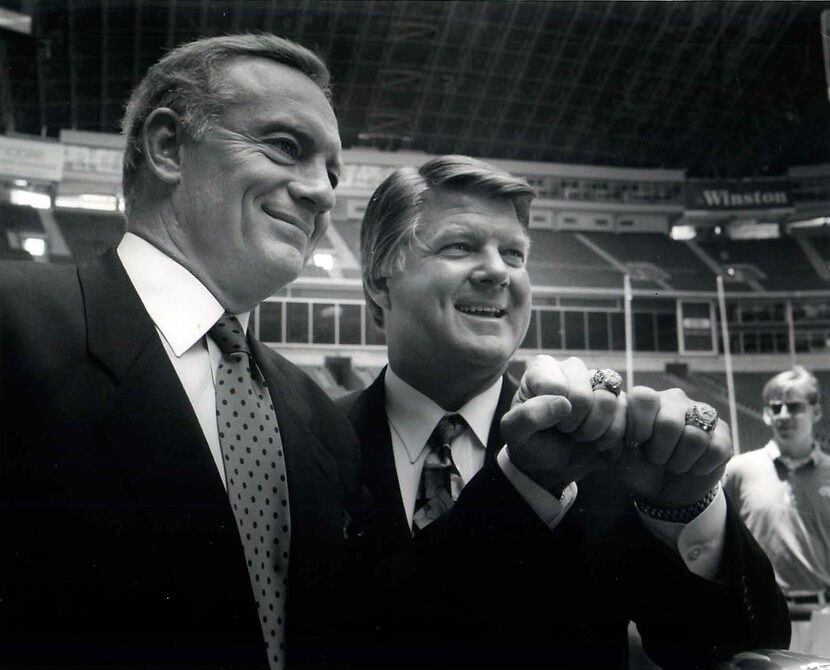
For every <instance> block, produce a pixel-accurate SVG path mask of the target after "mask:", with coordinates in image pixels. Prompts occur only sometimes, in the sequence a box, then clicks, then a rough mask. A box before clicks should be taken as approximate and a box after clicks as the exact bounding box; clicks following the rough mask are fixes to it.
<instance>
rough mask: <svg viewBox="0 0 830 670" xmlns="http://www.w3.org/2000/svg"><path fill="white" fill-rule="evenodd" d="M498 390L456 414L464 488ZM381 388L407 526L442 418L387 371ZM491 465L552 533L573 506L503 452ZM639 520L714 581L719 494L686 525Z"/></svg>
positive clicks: (721, 521) (570, 496)
mask: <svg viewBox="0 0 830 670" xmlns="http://www.w3.org/2000/svg"><path fill="white" fill-rule="evenodd" d="M501 385H502V379H501V378H499V379H498V380H497V381H496V382H495V383H494V384H493V385H492V386H490V388H488V389H485V390H484V391H482V392H481V393H479V394H478V395H477V396H475V397H474V398H472V399H471V400H470V401H469V402H468V403H467V404H465V405H464V406H463V407H462V408H461V409H459V411H458V413H459V414H461V415H462V416H463V417H464V419H465V420H466V421H467V423H468V426H469V428H468V429H467V430H465V431H464V432H462V433H461V435H459V436H458V437H457V438H456V439H455V440H454V441H453V443H452V445H451V449H452V456H453V460H454V461H455V463H456V465H457V467H458V470H459V472H460V473H461V476H462V479H463V480H464V483H465V484H466V483H467V482H468V481H469V480H470V479H471V478H472V476H473V475H475V473H476V472H478V470H480V469H481V467H482V465H483V464H484V449H485V445H486V444H487V440H488V438H489V435H490V426H491V424H492V422H493V416H494V415H495V413H496V406H497V405H498V399H499V395H500V393H501ZM384 386H385V389H386V415H387V417H388V419H389V431H390V433H391V435H392V449H393V452H394V456H395V469H396V471H397V474H398V485H399V486H400V490H401V499H402V500H403V504H404V511H405V512H406V518H407V521H408V522H409V525H410V526H411V525H412V516H413V514H414V510H415V500H416V498H417V495H418V484H419V481H420V477H421V471H422V470H423V465H424V460H425V459H426V456H427V451H428V450H427V444H426V443H427V440H428V439H429V436H430V434H431V433H432V430H433V428H434V427H435V425H436V424H437V423H438V421H439V420H440V419H441V417H442V416H444V415H445V414H446V413H447V412H445V411H444V410H443V409H442V408H441V407H439V406H438V405H437V404H436V403H435V402H433V401H432V400H431V399H429V398H427V397H426V396H425V395H423V394H422V393H420V392H419V391H417V390H415V389H414V388H412V387H411V386H410V385H409V384H407V383H406V382H405V381H403V380H402V379H401V378H400V377H399V376H398V375H396V374H395V372H394V371H393V370H392V368H391V367H388V368H387V369H386V375H385V378H384ZM497 461H498V465H499V467H500V468H501V470H502V472H503V473H504V474H505V476H506V477H507V479H508V480H509V481H510V483H511V484H512V485H513V486H514V487H515V488H516V490H517V491H518V493H519V494H520V495H521V496H522V498H523V499H524V500H525V502H527V503H528V505H529V506H530V507H531V509H532V510H533V511H534V512H535V513H536V514H537V515H538V516H539V518H540V519H541V520H542V521H543V522H544V523H545V524H546V525H547V526H548V527H549V528H550V529H551V530H553V529H554V528H556V526H557V525H558V524H559V522H560V521H561V520H562V519H563V518H564V516H565V514H566V513H567V511H568V510H569V509H570V507H571V505H572V504H573V503H574V501H575V500H576V497H577V495H578V489H577V485H576V483H574V482H571V484H570V485H569V486H568V487H566V488H565V490H564V491H563V493H562V496H561V498H559V499H557V498H556V497H555V496H553V495H551V494H550V493H548V492H547V491H546V490H545V489H543V488H542V487H541V486H539V485H538V484H536V483H535V482H534V481H533V480H532V479H530V477H528V476H527V475H525V474H524V473H523V472H521V471H520V470H519V469H518V468H517V467H516V466H514V465H513V464H512V463H511V462H510V457H509V454H508V452H507V449H505V448H502V449H501V451H500V452H499V454H498V458H497ZM462 464H463V467H462ZM640 518H641V519H642V521H643V523H644V524H645V526H646V527H647V528H648V529H649V530H650V531H651V532H652V533H654V535H655V536H657V537H658V538H659V539H660V540H661V541H663V542H664V543H666V544H667V545H669V546H670V547H672V548H673V549H675V550H676V551H677V552H678V553H679V554H680V556H681V558H682V559H683V562H684V563H685V564H686V567H687V568H688V569H689V570H690V571H691V572H694V573H695V574H697V575H699V576H701V577H704V578H707V579H713V578H714V577H715V575H716V574H717V571H718V569H719V567H720V561H721V556H722V555H723V545H724V542H725V528H726V499H725V498H724V494H723V492H722V491H718V494H717V496H716V497H715V500H714V501H712V504H710V505H709V507H707V508H706V509H705V510H704V511H703V512H702V513H701V514H700V515H698V516H697V518H695V519H693V520H692V521H691V522H690V523H688V524H680V523H671V522H668V521H658V520H656V519H652V518H651V517H648V516H646V515H643V514H640Z"/></svg>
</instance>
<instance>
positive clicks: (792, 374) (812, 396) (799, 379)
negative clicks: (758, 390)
mask: <svg viewBox="0 0 830 670" xmlns="http://www.w3.org/2000/svg"><path fill="white" fill-rule="evenodd" d="M791 388H797V389H798V390H799V391H801V392H802V393H803V394H804V398H805V399H806V400H807V402H808V403H810V404H811V405H817V404H818V403H819V401H820V400H821V388H820V387H819V383H818V380H817V379H816V378H815V375H813V374H811V373H810V372H808V371H807V370H806V369H805V368H803V367H801V366H800V365H795V366H793V368H792V369H790V370H785V371H784V372H779V373H778V374H777V375H775V376H774V377H773V378H772V379H770V380H769V381H768V382H767V383H766V385H765V386H764V391H763V393H762V398H763V400H764V405H767V404H768V403H769V402H770V401H771V400H777V399H779V398H782V397H784V396H785V395H786V393H787V391H789V390H790V389H791Z"/></svg>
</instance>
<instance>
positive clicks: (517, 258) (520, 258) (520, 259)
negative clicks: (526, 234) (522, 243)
mask: <svg viewBox="0 0 830 670" xmlns="http://www.w3.org/2000/svg"><path fill="white" fill-rule="evenodd" d="M502 253H504V255H505V256H506V257H507V259H508V262H510V263H512V264H513V265H524V262H525V252H524V251H522V250H521V249H507V250H506V251H504V252H502Z"/></svg>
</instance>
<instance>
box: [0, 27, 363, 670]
mask: <svg viewBox="0 0 830 670" xmlns="http://www.w3.org/2000/svg"><path fill="white" fill-rule="evenodd" d="M123 126H124V132H125V134H126V136H127V148H126V152H125V157H124V193H125V198H126V203H127V216H126V220H127V233H126V235H125V236H124V238H123V239H122V240H121V242H120V244H118V247H117V249H113V250H110V251H109V252H107V253H105V254H104V255H102V256H101V257H100V258H98V259H95V260H93V261H92V262H90V263H88V264H85V265H81V266H79V267H70V266H62V265H41V264H35V263H18V264H7V265H6V264H4V266H3V267H1V268H0V296H2V297H0V369H2V383H1V384H0V389H2V403H0V534H2V537H3V543H4V549H3V550H2V551H0V665H2V666H4V667H7V666H8V667H16V666H17V665H19V664H23V665H37V666H39V667H52V668H55V667H62V666H64V665H67V666H72V667H92V666H96V667H113V668H114V667H121V666H129V667H147V668H152V667H165V668H170V667H176V668H184V667H199V668H219V667H221V668H228V667H233V668H258V669H261V670H264V669H265V668H268V667H270V668H271V670H276V669H277V668H283V667H286V664H288V665H289V666H291V667H299V666H304V665H305V664H309V663H310V664H313V665H314V666H315V667H319V666H320V665H324V664H326V663H328V662H329V661H330V659H331V657H332V655H337V654H339V653H340V652H339V645H337V644H335V643H334V642H333V639H334V637H333V636H335V635H337V634H338V627H339V624H340V623H342V620H341V619H339V618H338V617H339V611H338V610H339V608H340V607H341V605H343V602H342V600H343V599H341V598H339V597H338V588H339V587H340V585H341V584H342V583H343V582H344V581H348V580H345V579H343V578H342V575H341V571H342V570H343V565H344V557H345V556H346V555H347V554H348V552H349V546H348V545H349V543H350V539H349V533H350V531H351V527H350V526H349V523H348V520H349V519H350V518H352V515H353V514H354V512H353V509H352V507H353V504H354V503H356V501H357V496H358V493H357V492H358V483H357V450H356V445H355V444H354V438H353V437H352V435H351V433H350V430H349V427H348V424H347V423H346V422H345V421H344V420H343V419H341V418H340V417H339V415H337V413H336V411H335V410H334V408H333V406H332V405H331V403H330V402H329V400H328V398H327V397H326V396H325V395H324V394H323V393H322V391H320V390H319V389H318V388H317V387H316V386H315V385H314V384H313V383H312V382H311V381H310V380H309V379H308V378H307V377H306V376H305V375H304V374H303V373H301V372H300V371H299V370H298V369H297V368H295V367H294V366H293V365H291V364H290V363H289V362H288V361H286V360H285V359H283V358H281V357H279V356H278V355H276V354H275V353H274V352H272V351H271V350H269V349H268V348H267V347H265V346H263V345H262V344H260V343H259V342H258V341H257V340H256V339H255V338H254V337H253V335H252V334H251V332H250V329H248V322H249V313H250V311H251V310H252V309H253V308H254V307H255V306H256V305H257V304H258V303H259V302H260V301H262V300H263V299H265V298H267V297H268V296H270V295H272V294H273V293H274V292H275V291H277V290H279V289H280V288H281V287H282V286H284V285H285V284H287V283H288V282H290V281H292V280H293V279H294V278H295V277H296V276H297V274H298V273H299V272H300V270H301V268H302V266H303V263H304V262H305V260H306V259H307V258H308V257H309V255H310V253H311V251H312V250H313V249H314V246H315V244H316V243H317V241H318V240H319V239H320V237H321V235H322V234H323V231H324V230H325V227H326V225H327V223H328V216H329V211H330V210H331V208H332V206H333V204H334V187H335V186H336V183H337V177H338V173H339V170H340V166H341V163H340V153H341V151H340V139H339V134H338V127H337V121H336V118H335V115H334V112H333V111H332V107H331V103H330V100H329V73H328V70H327V69H326V66H325V65H324V64H323V63H322V62H321V61H320V59H319V58H318V57H317V56H316V55H314V54H313V53H311V52H310V51H308V50H306V49H305V48H303V47H301V46H299V45H297V44H294V43H292V42H289V41H287V40H284V39H281V38H278V37H275V36H273V35H235V36H223V37H215V38H210V39H204V40H198V41H196V42H193V43H190V44H186V45H183V46H181V47H179V48H177V49H175V50H173V51H171V52H170V53H168V54H167V55H166V56H164V58H162V59H161V60H160V61H159V62H158V63H157V64H155V65H154V66H152V67H151V68H150V70H149V71H148V73H147V75H146V76H145V78H144V79H143V80H142V82H141V83H140V84H139V86H138V87H137V88H136V90H135V91H134V92H133V95H132V97H131V98H130V101H129V104H128V105H127V111H126V114H125V117H124V122H123ZM246 332H247V336H246ZM289 547H290V548H289ZM288 574H290V576H291V578H290V583H289V580H288V578H287V575H288Z"/></svg>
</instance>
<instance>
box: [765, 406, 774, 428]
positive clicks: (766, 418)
mask: <svg viewBox="0 0 830 670" xmlns="http://www.w3.org/2000/svg"><path fill="white" fill-rule="evenodd" d="M763 417H764V423H765V424H766V425H767V426H771V425H772V417H770V415H769V410H767V409H765V410H764V414H763Z"/></svg>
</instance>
